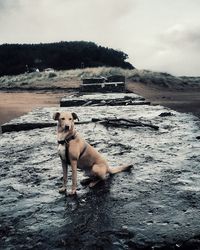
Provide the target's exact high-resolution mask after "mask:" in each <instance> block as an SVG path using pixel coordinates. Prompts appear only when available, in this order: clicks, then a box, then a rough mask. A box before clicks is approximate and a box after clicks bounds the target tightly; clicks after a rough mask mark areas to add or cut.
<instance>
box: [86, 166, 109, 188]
mask: <svg viewBox="0 0 200 250" xmlns="http://www.w3.org/2000/svg"><path fill="white" fill-rule="evenodd" d="M91 172H92V175H93V176H94V177H95V180H94V181H92V182H90V184H89V187H91V188H92V187H94V186H96V184H97V183H99V182H100V181H104V180H106V178H107V167H106V166H105V165H104V164H94V165H93V167H92V171H91Z"/></svg>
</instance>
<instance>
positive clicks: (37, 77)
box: [0, 67, 200, 90]
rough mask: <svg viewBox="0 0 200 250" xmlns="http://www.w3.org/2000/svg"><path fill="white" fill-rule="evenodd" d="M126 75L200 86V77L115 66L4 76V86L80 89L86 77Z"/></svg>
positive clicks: (150, 81)
mask: <svg viewBox="0 0 200 250" xmlns="http://www.w3.org/2000/svg"><path fill="white" fill-rule="evenodd" d="M111 75H125V77H126V80H127V81H128V82H141V83H144V84H146V85H150V86H151V85H154V86H157V87H166V88H175V89H184V88H188V87H191V88H196V87H197V88H198V87H200V77H184V76H182V77H176V76H173V75H170V74H168V73H162V72H153V71H148V70H138V69H133V70H128V69H122V68H112V67H98V68H85V69H76V70H63V71H55V72H48V73H45V72H38V73H37V72H35V73H25V74H21V75H17V76H3V77H0V89H7V90H15V89H18V90H20V89H21V90H40V89H49V90H50V89H64V88H77V87H79V84H80V83H81V78H82V77H98V76H104V77H107V76H111Z"/></svg>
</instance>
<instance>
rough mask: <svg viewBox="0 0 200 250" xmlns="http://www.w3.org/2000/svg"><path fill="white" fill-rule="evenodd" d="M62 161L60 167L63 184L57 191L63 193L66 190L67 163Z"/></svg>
mask: <svg viewBox="0 0 200 250" xmlns="http://www.w3.org/2000/svg"><path fill="white" fill-rule="evenodd" d="M61 161H62V169H63V186H62V187H61V188H60V189H59V193H65V192H66V191H67V170H68V165H67V163H66V161H64V160H61Z"/></svg>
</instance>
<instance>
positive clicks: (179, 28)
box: [161, 24, 200, 49]
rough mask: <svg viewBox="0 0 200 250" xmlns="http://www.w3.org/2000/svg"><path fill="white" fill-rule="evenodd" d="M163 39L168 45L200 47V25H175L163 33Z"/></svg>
mask: <svg viewBox="0 0 200 250" xmlns="http://www.w3.org/2000/svg"><path fill="white" fill-rule="evenodd" d="M161 41H162V42H163V43H164V44H165V45H168V46H172V47H176V48H177V49H178V48H181V47H191V48H195V47H199V48H200V25H196V24H195V25H194V24H193V25H190V26H189V25H180V24H178V25H175V26H173V27H171V28H169V29H168V30H167V31H166V32H165V33H164V34H162V35H161Z"/></svg>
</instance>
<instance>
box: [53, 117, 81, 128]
mask: <svg viewBox="0 0 200 250" xmlns="http://www.w3.org/2000/svg"><path fill="white" fill-rule="evenodd" d="M53 119H54V120H56V121H58V126H59V128H61V129H62V131H64V132H68V131H72V130H73V128H74V120H79V118H78V116H77V114H76V113H71V112H61V113H60V112H56V113H54V114H53Z"/></svg>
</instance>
